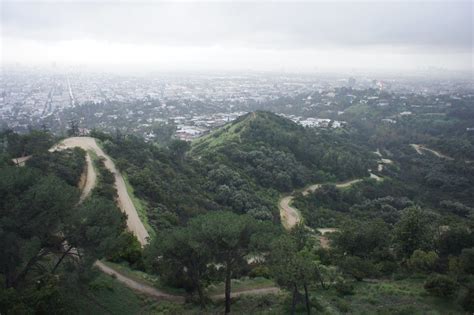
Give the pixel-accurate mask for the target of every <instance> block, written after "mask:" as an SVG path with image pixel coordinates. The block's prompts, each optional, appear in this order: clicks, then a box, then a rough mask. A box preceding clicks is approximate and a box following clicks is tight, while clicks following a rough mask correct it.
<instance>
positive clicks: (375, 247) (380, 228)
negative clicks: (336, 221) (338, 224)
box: [333, 220, 391, 258]
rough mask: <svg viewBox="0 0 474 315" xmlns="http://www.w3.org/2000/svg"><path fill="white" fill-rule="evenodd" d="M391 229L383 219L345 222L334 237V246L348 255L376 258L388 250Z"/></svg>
mask: <svg viewBox="0 0 474 315" xmlns="http://www.w3.org/2000/svg"><path fill="white" fill-rule="evenodd" d="M390 235H391V231H390V229H389V227H388V225H387V224H386V223H385V222H383V221H382V220H374V221H369V222H360V223H359V222H353V223H352V224H345V225H344V226H343V228H342V229H341V231H340V232H338V233H335V235H334V238H333V245H334V248H335V249H337V250H338V251H339V252H341V253H345V254H347V255H352V256H358V257H362V258H374V256H382V255H383V254H384V253H387V252H388V247H389V245H390Z"/></svg>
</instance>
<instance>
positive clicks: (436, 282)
mask: <svg viewBox="0 0 474 315" xmlns="http://www.w3.org/2000/svg"><path fill="white" fill-rule="evenodd" d="M424 288H425V290H426V291H428V292H429V293H431V294H433V295H435V296H439V297H450V296H453V295H454V294H455V293H456V292H457V291H458V289H459V284H458V283H457V282H456V281H455V280H453V279H452V278H450V277H448V276H445V275H439V274H434V275H432V276H430V277H429V278H428V279H427V280H426V282H425V284H424Z"/></svg>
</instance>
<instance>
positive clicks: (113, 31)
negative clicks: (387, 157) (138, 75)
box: [1, 1, 473, 73]
mask: <svg viewBox="0 0 474 315" xmlns="http://www.w3.org/2000/svg"><path fill="white" fill-rule="evenodd" d="M1 7H2V10H1V11H2V13H1V14H2V18H1V29H2V36H1V39H2V43H1V45H2V66H7V65H11V64H13V65H15V64H19V65H28V66H30V65H33V66H38V65H41V66H50V65H52V64H55V65H57V66H59V67H62V66H66V67H70V66H72V67H76V69H80V70H85V69H90V70H107V71H126V70H131V71H207V70H212V71H215V70H219V71H227V70H230V71H248V70H250V71H276V72H282V71H286V72H311V73H314V72H321V71H341V70H344V71H365V70H366V71H382V70H383V71H387V70H389V71H398V72H403V71H414V70H420V69H428V68H429V69H431V68H436V69H447V70H455V71H464V72H470V71H472V60H473V51H472V30H473V24H472V23H473V19H472V15H473V10H472V2H471V1H416V2H414V1H364V2H362V1H350V2H343V1H331V2H329V1H327V2H326V1H313V2H300V3H296V4H295V3H291V2H255V1H253V2H238V3H231V2H227V1H226V2H153V3H152V2H148V3H147V2H144V3H140V4H137V3H132V2H127V1H125V2H120V3H112V2H108V1H93V2H84V3H79V2H39V1H36V2H12V1H3V2H2V4H1Z"/></svg>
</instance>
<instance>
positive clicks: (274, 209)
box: [0, 112, 474, 314]
mask: <svg viewBox="0 0 474 315" xmlns="http://www.w3.org/2000/svg"><path fill="white" fill-rule="evenodd" d="M371 123H372V120H371V119H368V120H367V121H365V122H364V123H362V125H357V124H356V123H354V124H353V126H351V127H348V128H342V129H314V128H305V127H302V126H299V125H297V124H295V123H293V122H292V121H290V120H288V119H285V118H283V117H280V116H278V115H275V114H273V113H270V112H254V113H249V114H247V115H244V116H242V117H240V118H239V119H237V120H235V121H233V122H231V123H229V124H227V125H225V126H224V127H222V128H219V129H217V130H215V131H214V132H212V133H210V134H208V135H206V136H204V137H202V138H199V139H197V140H196V141H194V142H192V143H188V142H184V141H179V140H172V139H171V140H168V141H166V142H164V143H153V142H145V141H144V139H142V138H139V137H136V136H133V135H127V134H121V133H115V134H108V133H103V132H101V131H99V130H93V131H92V132H91V136H92V137H94V138H96V139H97V141H99V144H100V146H101V147H102V148H103V149H104V151H106V152H107V154H109V155H110V156H111V157H112V158H113V159H114V161H115V165H116V166H117V168H118V169H119V170H120V172H121V173H122V174H123V175H124V176H125V177H126V178H127V180H128V182H129V183H130V185H131V187H133V192H130V193H133V195H134V196H133V197H134V200H135V201H136V202H138V203H139V211H141V214H142V215H143V216H144V217H145V218H146V220H147V222H148V224H149V225H150V227H151V229H153V232H154V233H153V238H152V239H151V240H150V242H149V244H148V245H147V246H145V247H144V248H141V247H140V244H139V243H138V241H137V239H136V238H135V237H134V236H133V234H131V233H129V232H127V231H126V224H125V220H126V218H125V217H124V215H123V214H122V213H121V212H120V210H119V209H118V207H117V205H116V203H115V200H116V190H115V187H114V178H113V174H112V173H110V171H108V169H107V168H106V167H105V166H104V164H103V161H102V160H101V159H98V158H97V157H95V158H94V168H95V170H96V172H97V174H98V183H97V185H96V186H95V188H94V190H93V191H92V193H91V195H90V197H89V198H87V199H86V200H85V201H84V202H83V203H80V202H79V195H80V190H79V189H78V186H79V182H80V178H81V175H82V174H83V171H84V168H85V154H86V152H85V151H83V150H81V149H67V150H63V151H55V152H49V151H48V149H49V148H50V147H51V146H52V144H54V143H56V142H57V141H58V139H57V138H55V137H54V136H52V135H51V134H49V133H48V132H40V131H35V132H33V133H30V134H28V135H17V134H14V133H11V132H5V133H2V135H1V138H2V144H3V145H2V148H3V151H2V155H1V161H2V162H1V163H2V164H1V175H2V176H1V179H0V194H1V196H0V197H1V198H0V200H1V202H0V205H1V207H0V209H1V221H0V224H1V226H0V237H1V244H2V245H1V246H2V252H5V253H10V254H9V255H2V260H1V261H0V263H1V268H2V269H1V281H2V289H1V290H2V291H1V293H2V294H1V296H2V298H1V299H0V307H1V309H0V310H1V311H2V312H5V313H7V314H10V313H11V314H15V313H22V312H23V313H45V312H46V311H47V310H50V309H55V310H57V313H66V312H70V313H84V311H83V310H84V305H85V304H87V303H92V305H93V306H91V307H92V308H93V309H94V310H96V312H98V313H102V312H110V313H127V312H128V313H169V314H176V313H190V314H196V313H220V312H223V311H225V312H226V313H227V312H235V313H259V312H262V311H267V310H269V309H270V308H271V309H272V310H274V311H275V312H274V313H275V314H284V313H308V314H309V313H311V312H313V313H314V312H328V313H331V314H339V313H354V312H355V313H365V314H370V313H384V312H385V313H387V314H392V313H393V314H396V313H397V312H398V313H400V312H402V313H417V312H418V313H433V314H445V313H447V312H449V313H453V314H462V313H463V312H465V311H472V307H473V305H474V302H473V292H474V288H473V269H472V266H473V262H474V259H473V258H474V255H473V253H474V233H473V228H474V226H473V224H472V222H473V220H472V219H473V215H474V200H473V199H472V198H473V197H472V196H473V195H474V194H473V190H472V189H473V188H472V187H474V185H473V184H474V173H473V165H472V164H470V163H466V162H465V160H466V159H467V158H468V155H467V154H465V153H463V154H458V155H453V158H452V159H443V158H440V157H438V156H436V155H434V154H432V153H430V152H426V153H423V154H419V153H418V152H417V151H416V150H415V149H414V148H413V147H411V146H410V144H411V143H415V141H414V139H413V138H412V136H413V135H410V138H406V137H408V136H406V135H403V134H401V136H400V137H404V138H396V139H395V140H393V141H392V140H390V139H391V138H390V137H391V136H390V135H392V134H393V133H394V132H395V131H394V130H393V129H397V128H398V127H397V126H388V127H387V126H378V125H377V127H375V128H374V130H373V132H370V131H369V130H370V128H368V126H369V125H370V124H371ZM407 124H408V122H407ZM409 125H410V126H411V124H409ZM410 128H413V129H412V130H415V129H416V128H418V127H410ZM430 132H431V131H430V130H428V131H426V130H424V131H423V132H421V131H420V134H419V135H418V136H416V138H415V139H416V140H426V139H434V138H430V137H433V136H429V137H428V136H427V135H425V133H430ZM448 135H449V136H452V134H450V133H448ZM384 137H385V138H387V142H386V143H383V142H382V141H381V139H384ZM446 137H448V136H446ZM418 143H424V144H426V145H433V146H432V147H433V148H435V149H440V150H442V152H445V153H446V154H448V153H449V152H450V150H449V149H446V150H444V148H440V147H438V146H436V143H438V144H439V145H440V146H441V143H442V142H437V141H434V140H433V141H418ZM376 150H377V153H374V151H376ZM26 155H31V156H32V157H31V158H30V159H29V160H28V161H27V162H26V165H25V166H24V167H18V166H15V165H14V163H13V162H12V161H11V159H12V158H14V157H18V156H26ZM382 159H385V160H387V159H390V160H389V161H390V163H389V162H384V163H382V162H381V161H382ZM381 165H383V167H380V166H381ZM370 174H377V176H378V177H377V178H378V179H377V180H375V179H374V178H370V176H369V175H370ZM354 179H360V181H358V182H355V181H354V183H353V184H352V185H348V186H345V187H339V188H338V187H336V186H335V185H334V183H337V182H344V181H348V180H354ZM313 184H322V185H321V186H320V187H319V188H317V189H314V191H313V192H310V193H308V194H306V193H305V194H302V193H301V191H302V190H303V188H304V187H307V186H309V185H313ZM289 194H293V196H294V201H293V206H294V207H296V208H297V209H298V210H299V212H300V213H301V215H302V218H303V221H302V224H299V225H297V226H296V227H294V228H293V229H292V230H290V231H285V230H284V229H283V228H282V225H281V222H280V220H281V219H280V214H279V210H278V202H279V200H280V198H281V197H282V196H285V195H289ZM32 205H34V206H32ZM19 213H21V214H22V215H21V216H18V214H19ZM318 228H332V229H334V230H333V231H335V232H333V233H330V234H326V235H324V236H323V235H320V233H319V232H318V231H317V229H318ZM96 259H105V260H103V262H104V263H107V264H109V266H112V267H114V268H116V270H119V271H120V272H121V273H123V274H125V275H127V276H129V277H131V278H133V279H135V281H139V282H140V281H141V282H143V283H145V284H148V285H152V286H154V287H156V288H158V289H160V290H163V291H165V292H168V293H169V294H176V295H178V296H184V297H185V299H186V303H185V304H184V305H181V304H177V303H175V302H164V301H156V300H148V299H137V298H136V295H135V294H134V293H131V292H129V291H124V289H123V287H121V285H119V284H117V283H116V281H114V280H113V279H112V278H109V277H107V276H105V275H100V274H98V273H97V271H96V270H95V269H94V268H92V263H93V262H94V261H95V260H96ZM106 260H107V261H106ZM274 287H279V288H280V289H281V293H279V294H277V295H262V296H253V297H251V296H248V297H246V296H242V297H239V298H232V296H233V293H234V292H235V291H238V290H242V291H245V290H249V289H254V288H274ZM216 294H222V295H223V299H224V302H221V301H219V300H215V299H214V296H216ZM120 299H125V300H126V301H129V302H130V303H131V304H130V305H131V306H127V307H125V306H120V304H117V303H110V301H117V300H120ZM120 307H121V308H122V309H120ZM132 309H133V310H132ZM385 313H384V314H385Z"/></svg>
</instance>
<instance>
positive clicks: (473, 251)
mask: <svg viewBox="0 0 474 315" xmlns="http://www.w3.org/2000/svg"><path fill="white" fill-rule="evenodd" d="M459 258H460V259H461V265H462V268H463V270H464V272H466V273H470V274H474V247H473V248H465V249H463V250H462V252H461V256H460V257H459Z"/></svg>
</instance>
